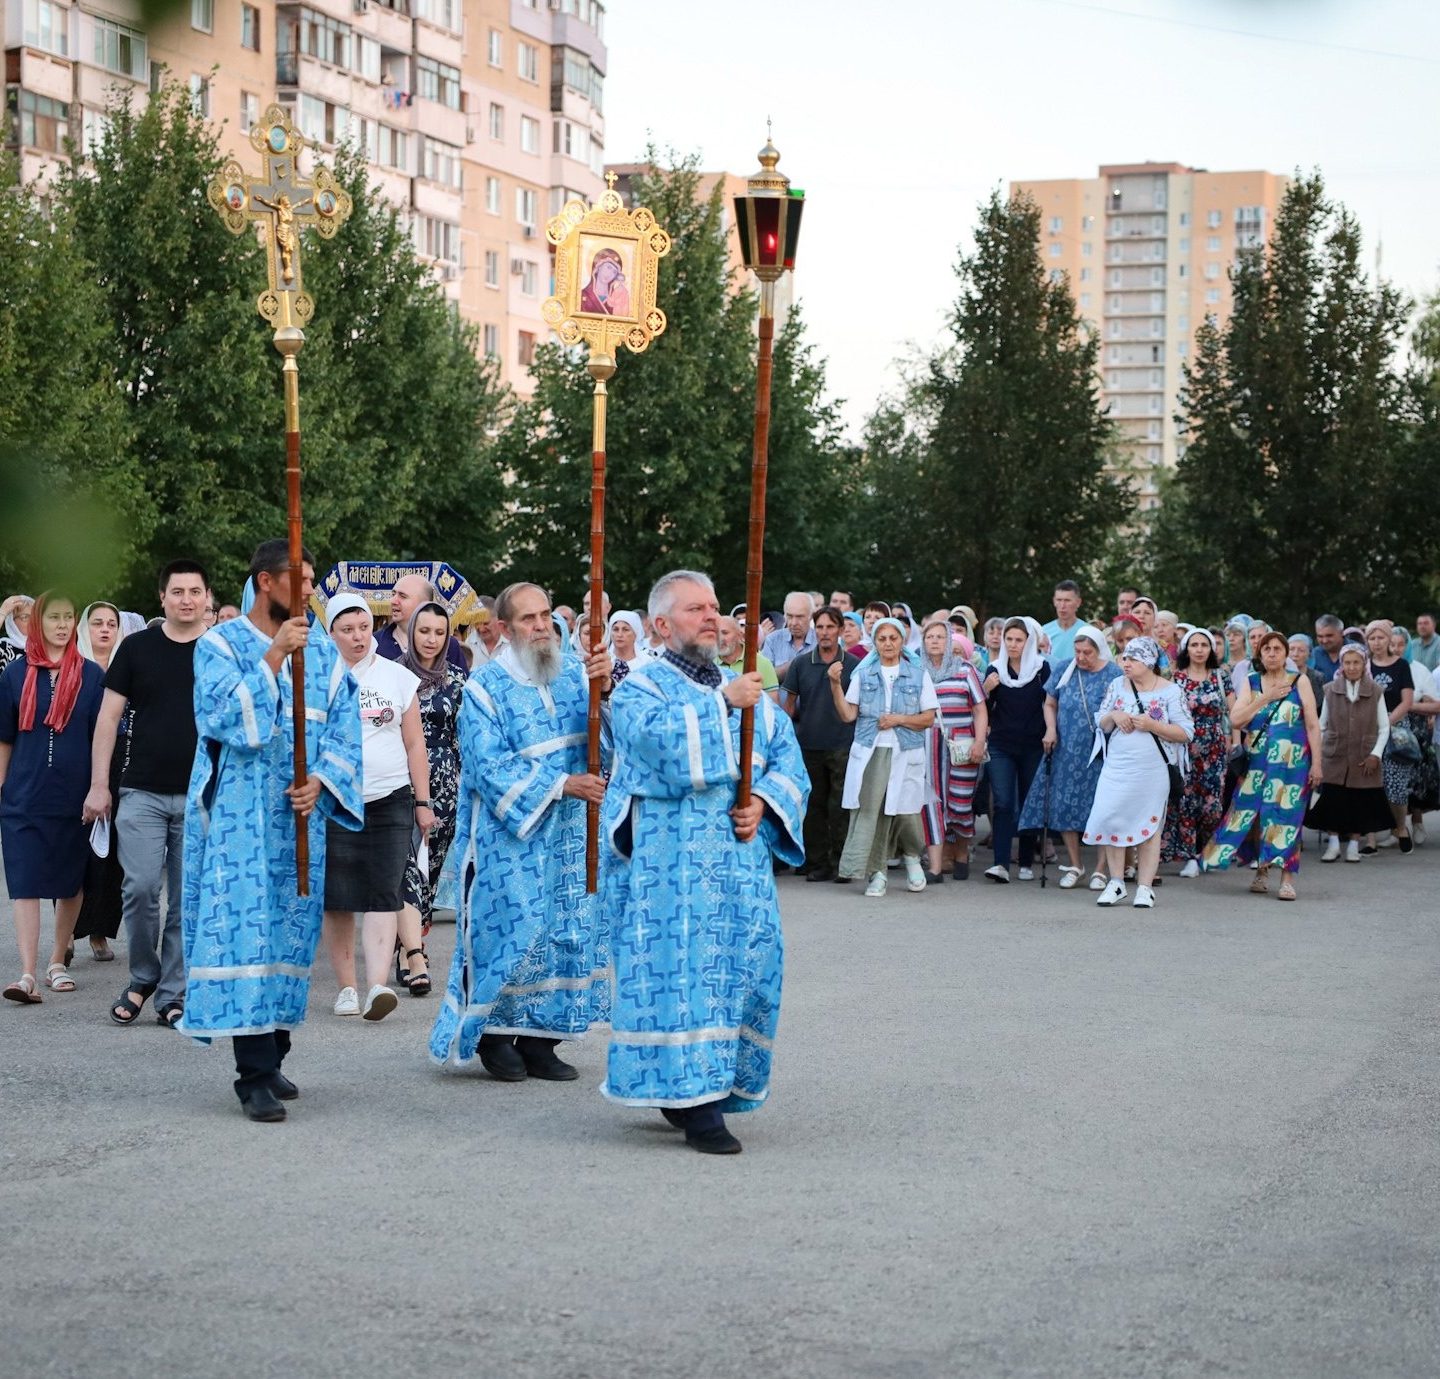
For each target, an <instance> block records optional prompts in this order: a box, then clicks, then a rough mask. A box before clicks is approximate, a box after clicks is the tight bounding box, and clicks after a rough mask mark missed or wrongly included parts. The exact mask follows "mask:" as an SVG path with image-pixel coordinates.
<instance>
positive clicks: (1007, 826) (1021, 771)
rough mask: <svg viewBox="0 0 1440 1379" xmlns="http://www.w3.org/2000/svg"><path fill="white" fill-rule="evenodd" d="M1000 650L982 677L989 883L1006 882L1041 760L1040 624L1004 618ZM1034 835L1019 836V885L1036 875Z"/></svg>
mask: <svg viewBox="0 0 1440 1379" xmlns="http://www.w3.org/2000/svg"><path fill="white" fill-rule="evenodd" d="M1001 637H1002V642H1001V650H1000V653H999V655H998V656H996V657H995V658H994V659H993V660H992V661H991V662H990V668H989V670H988V671H987V672H986V675H985V682H984V684H985V695H986V700H987V703H988V706H989V709H990V769H989V771H988V772H987V775H988V776H989V780H990V821H991V826H992V829H993V837H994V842H995V865H994V866H992V867H988V868H986V871H985V875H986V876H988V877H989V878H990V879H991V880H992V881H995V882H998V883H1000V884H1001V885H1006V884H1008V883H1009V880H1010V847H1011V844H1012V843H1013V842H1014V839H1015V832H1016V828H1017V826H1018V824H1019V819H1020V806H1021V805H1022V804H1024V802H1025V797H1026V796H1027V795H1028V794H1029V793H1030V785H1031V783H1032V782H1033V781H1034V779H1035V772H1036V771H1037V770H1038V769H1039V767H1040V761H1041V758H1042V757H1043V756H1044V754H1045V749H1044V746H1043V743H1044V741H1045V681H1046V679H1047V678H1048V677H1049V675H1050V667H1049V665H1048V664H1047V663H1046V661H1045V658H1044V657H1043V656H1042V655H1041V654H1040V624H1039V623H1037V622H1036V621H1035V619H1034V618H1024V617H1021V618H1006V619H1005V621H1004V624H1003V629H1002V634H1001ZM1034 860H1035V835H1034V834H1033V833H1022V834H1020V879H1021V880H1022V881H1029V880H1031V879H1032V878H1033V877H1034V875H1035V872H1034V870H1033V867H1032V863H1033V862H1034Z"/></svg>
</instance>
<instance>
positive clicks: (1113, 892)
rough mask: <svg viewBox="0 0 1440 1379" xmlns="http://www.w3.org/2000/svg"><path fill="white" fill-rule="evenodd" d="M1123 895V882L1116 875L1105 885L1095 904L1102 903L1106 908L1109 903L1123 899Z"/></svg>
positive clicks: (1124, 894) (1112, 903)
mask: <svg viewBox="0 0 1440 1379" xmlns="http://www.w3.org/2000/svg"><path fill="white" fill-rule="evenodd" d="M1125 896H1126V890H1125V883H1124V882H1123V881H1121V880H1120V879H1119V878H1118V877H1117V878H1115V879H1114V880H1112V881H1111V882H1110V884H1109V885H1108V886H1106V887H1105V891H1104V893H1103V894H1102V895H1101V896H1100V898H1099V899H1098V900H1097V901H1096V902H1095V903H1096V904H1097V905H1104V906H1106V907H1107V908H1108V907H1109V906H1111V905H1118V904H1119V903H1120V902H1121V901H1122V900H1124V899H1125Z"/></svg>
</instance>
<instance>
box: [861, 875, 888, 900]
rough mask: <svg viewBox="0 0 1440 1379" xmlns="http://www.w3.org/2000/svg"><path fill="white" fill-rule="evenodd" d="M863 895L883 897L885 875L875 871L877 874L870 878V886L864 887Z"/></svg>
mask: <svg viewBox="0 0 1440 1379" xmlns="http://www.w3.org/2000/svg"><path fill="white" fill-rule="evenodd" d="M865 894H866V895H884V894H885V873H884V872H883V871H877V872H876V873H875V875H874V876H872V877H871V878H870V884H869V885H868V886H866V887H865Z"/></svg>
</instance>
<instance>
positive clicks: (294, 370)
mask: <svg viewBox="0 0 1440 1379" xmlns="http://www.w3.org/2000/svg"><path fill="white" fill-rule="evenodd" d="M304 343H305V336H304V334H303V333H302V332H301V331H300V329H299V328H298V327H296V326H282V327H281V328H280V329H279V330H277V331H276V332H275V348H276V349H277V350H279V351H280V353H281V354H282V355H284V356H285V363H284V365H283V366H282V369H281V374H282V377H283V378H284V381H285V501H286V508H287V517H288V533H289V537H290V616H291V617H292V618H298V617H300V616H301V615H302V614H303V613H304V612H305V591H304V584H305V540H304V526H303V522H302V518H301V510H300V366H299V364H298V363H297V362H296V359H295V356H296V355H297V354H299V353H300V348H301V346H302V345H304ZM290 676H291V689H292V693H291V701H292V702H291V709H292V714H293V726H294V735H295V755H294V768H295V771H294V775H295V785H296V787H297V788H298V787H300V786H303V785H304V784H305V781H306V779H307V778H308V776H309V767H308V765H307V763H306V760H305V648H304V647H298V648H297V649H296V650H294V651H292V652H291V653H290ZM295 894H296V895H309V894H310V823H309V820H308V819H304V818H302V817H301V816H300V815H299V814H297V815H296V816H295Z"/></svg>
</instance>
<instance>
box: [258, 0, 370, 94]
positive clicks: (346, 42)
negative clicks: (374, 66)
mask: <svg viewBox="0 0 1440 1379" xmlns="http://www.w3.org/2000/svg"><path fill="white" fill-rule="evenodd" d="M354 39H355V35H354V31H353V30H352V29H351V28H350V26H349V25H348V24H342V23H341V22H340V21H339V20H338V19H331V18H330V16H329V15H327V14H320V13H318V12H317V11H315V10H307V9H304V8H302V9H300V10H298V11H296V12H295V15H294V17H293V18H292V19H290V20H289V22H288V23H281V24H278V25H277V29H276V48H277V49H278V51H279V52H280V53H281V54H289V53H303V54H304V55H305V56H306V57H313V58H317V59H318V60H319V61H321V62H328V63H329V64H330V65H331V66H332V67H345V68H347V69H348V68H349V66H350V63H351V57H352V54H353V52H354V48H355V43H354ZM281 65H282V67H283V65H284V64H281ZM291 70H292V71H293V68H292V69H291ZM287 75H288V73H287ZM293 81H294V77H293V76H292V77H291V78H290V81H289V82H284V78H282V82H284V84H286V85H289V84H292V83H293Z"/></svg>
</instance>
